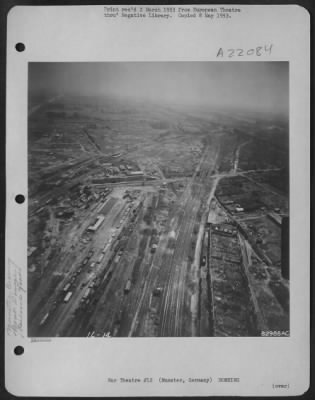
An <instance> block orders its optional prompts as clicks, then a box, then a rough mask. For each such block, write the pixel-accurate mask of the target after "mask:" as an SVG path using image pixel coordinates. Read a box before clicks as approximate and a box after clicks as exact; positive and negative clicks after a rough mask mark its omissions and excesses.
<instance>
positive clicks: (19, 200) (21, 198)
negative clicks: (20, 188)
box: [15, 194, 25, 204]
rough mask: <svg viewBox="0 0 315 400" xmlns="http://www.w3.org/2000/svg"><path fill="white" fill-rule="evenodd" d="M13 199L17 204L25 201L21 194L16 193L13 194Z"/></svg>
mask: <svg viewBox="0 0 315 400" xmlns="http://www.w3.org/2000/svg"><path fill="white" fill-rule="evenodd" d="M15 201H16V202H17V203H18V204H22V203H24V201H25V197H24V196H23V194H17V195H16V196H15Z"/></svg>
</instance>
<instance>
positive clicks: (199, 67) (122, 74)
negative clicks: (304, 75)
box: [29, 62, 289, 115]
mask: <svg viewBox="0 0 315 400" xmlns="http://www.w3.org/2000/svg"><path fill="white" fill-rule="evenodd" d="M29 91H30V94H32V93H36V92H39V91H46V92H50V91H51V92H56V91H57V92H60V93H65V94H68V93H70V94H72V93H73V94H79V95H97V96H99V95H101V96H102V95H104V96H119V97H123V98H124V97H125V98H133V99H136V100H144V101H154V102H163V103H165V104H168V103H170V104H172V103H176V104H183V105H196V106H198V105H203V106H209V107H213V108H222V107H224V108H238V109H244V110H249V111H262V112H272V113H279V114H286V115H287V114H288V108H289V64H288V63H287V62H126V63H123V62H117V63H114V62H108V63H107V62H99V63H81V62H76V63H30V68H29Z"/></svg>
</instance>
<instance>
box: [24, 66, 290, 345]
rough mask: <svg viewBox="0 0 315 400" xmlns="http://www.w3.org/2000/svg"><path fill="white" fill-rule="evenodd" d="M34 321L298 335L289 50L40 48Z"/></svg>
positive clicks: (32, 131) (35, 103)
mask: <svg viewBox="0 0 315 400" xmlns="http://www.w3.org/2000/svg"><path fill="white" fill-rule="evenodd" d="M27 173H28V249H27V256H28V263H27V269H28V272H27V281H28V282H27V296H28V307H27V312H28V336H29V337H80V338H83V337H99V338H103V337H108V338H113V340H114V338H115V337H157V338H158V337H271V336H273V337H274V336H289V335H290V327H289V325H290V324H289V322H290V321H289V316H290V290H289V278H290V276H289V270H290V265H289V63H288V62H256V61H251V62H243V61H237V62H228V61H211V62H206V61H203V62H186V61H183V62H56V63H54V62H31V63H29V66H28V171H27Z"/></svg>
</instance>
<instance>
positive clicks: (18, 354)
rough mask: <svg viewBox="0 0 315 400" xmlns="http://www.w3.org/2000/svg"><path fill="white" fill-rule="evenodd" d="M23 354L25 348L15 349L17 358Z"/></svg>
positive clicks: (18, 347) (17, 347)
mask: <svg viewBox="0 0 315 400" xmlns="http://www.w3.org/2000/svg"><path fill="white" fill-rule="evenodd" d="M23 353H24V347H23V346H16V347H14V354H15V355H16V356H21V355H22V354H23Z"/></svg>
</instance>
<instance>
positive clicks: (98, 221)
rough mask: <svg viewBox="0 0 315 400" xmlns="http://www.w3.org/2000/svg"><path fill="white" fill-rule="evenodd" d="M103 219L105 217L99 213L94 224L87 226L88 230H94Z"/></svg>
mask: <svg viewBox="0 0 315 400" xmlns="http://www.w3.org/2000/svg"><path fill="white" fill-rule="evenodd" d="M104 219H105V217H104V216H103V215H99V216H98V217H96V221H95V224H94V225H90V226H89V227H88V231H89V232H96V231H97V230H98V228H99V227H100V226H101V225H102V223H103V221H104Z"/></svg>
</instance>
